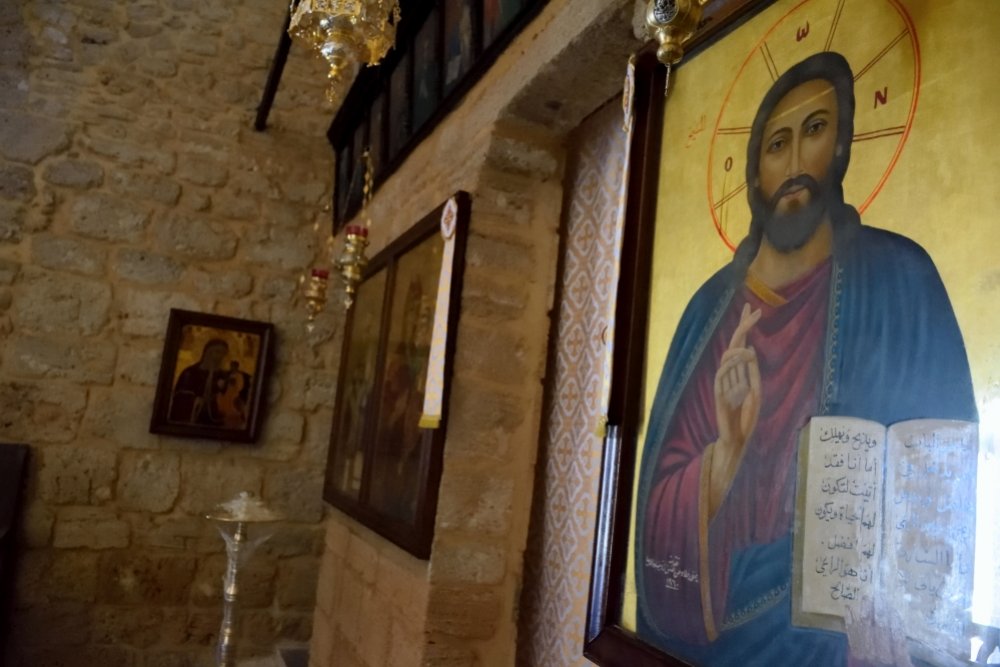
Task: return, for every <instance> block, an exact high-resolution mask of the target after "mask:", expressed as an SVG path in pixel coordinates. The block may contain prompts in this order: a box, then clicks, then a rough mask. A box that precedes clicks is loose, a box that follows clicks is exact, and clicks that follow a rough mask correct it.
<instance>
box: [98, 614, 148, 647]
mask: <svg viewBox="0 0 1000 667" xmlns="http://www.w3.org/2000/svg"><path fill="white" fill-rule="evenodd" d="M162 625H163V612H162V611H161V610H160V609H151V608H148V607H138V608H137V607H132V606H129V607H117V606H107V605H101V606H98V607H95V608H94V610H93V641H94V642H96V643H98V644H111V645H114V646H131V647H135V648H145V647H147V646H152V645H153V644H155V643H157V642H158V641H159V639H160V629H161V627H162Z"/></svg>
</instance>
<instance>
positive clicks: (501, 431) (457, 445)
mask: <svg viewBox="0 0 1000 667" xmlns="http://www.w3.org/2000/svg"><path fill="white" fill-rule="evenodd" d="M525 417H526V415H525V408H524V404H523V401H522V399H520V398H516V397H515V396H513V395H510V394H508V393H506V392H500V391H495V390H491V389H486V388H483V387H482V386H477V385H476V384H475V382H474V381H473V380H470V379H467V378H465V377H462V376H456V377H455V379H454V383H453V385H452V391H451V403H450V405H449V406H448V446H449V448H450V451H451V454H452V455H454V456H457V457H463V458H464V457H475V458H482V459H486V460H493V461H499V460H504V459H506V457H507V455H508V453H509V452H510V442H511V438H512V436H513V435H514V434H515V433H516V432H517V431H518V429H519V428H521V426H522V424H523V423H524V421H525Z"/></svg>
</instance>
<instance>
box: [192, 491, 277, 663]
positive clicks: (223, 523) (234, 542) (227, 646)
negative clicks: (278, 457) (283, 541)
mask: <svg viewBox="0 0 1000 667" xmlns="http://www.w3.org/2000/svg"><path fill="white" fill-rule="evenodd" d="M207 518H208V519H211V520H212V521H217V522H219V524H220V525H219V526H217V527H218V529H219V534H220V535H222V539H223V540H225V542H226V575H225V577H224V578H223V587H222V627H221V628H220V629H219V643H218V646H217V647H216V651H215V664H216V665H217V666H218V667H235V665H236V628H237V623H236V621H237V617H236V612H237V599H238V596H239V587H238V586H237V578H238V574H239V569H240V565H241V564H242V563H244V562H245V561H246V560H248V559H249V558H250V556H251V554H253V552H254V550H255V549H256V548H257V547H258V546H260V545H261V544H263V543H264V542H266V541H267V540H268V539H269V538H270V537H271V535H270V534H266V535H262V536H260V537H258V538H257V539H255V540H252V541H251V540H248V539H247V524H248V523H271V522H274V521H281V520H282V519H283V518H284V517H283V516H282V515H281V514H279V513H277V512H275V511H273V510H271V509H270V508H268V507H266V506H265V505H264V503H263V502H262V501H261V500H260V499H259V498H255V497H254V496H253V495H251V494H250V493H247V492H246V491H244V492H242V493H240V494H239V495H237V496H236V497H235V498H233V499H232V500H229V501H227V502H224V503H222V504H221V505H219V506H217V507H216V508H215V510H214V511H213V512H212V513H211V514H208V515H207ZM230 526H232V527H233V528H232V532H231V534H230V528H229V527H230Z"/></svg>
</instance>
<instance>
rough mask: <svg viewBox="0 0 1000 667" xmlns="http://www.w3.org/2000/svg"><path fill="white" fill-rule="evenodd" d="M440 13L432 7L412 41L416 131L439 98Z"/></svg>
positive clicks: (432, 112)
mask: <svg viewBox="0 0 1000 667" xmlns="http://www.w3.org/2000/svg"><path fill="white" fill-rule="evenodd" d="M440 42H441V13H440V11H439V10H438V8H437V7H435V8H434V9H433V10H431V13H430V15H429V16H428V17H427V19H426V20H425V21H424V25H423V26H421V28H420V30H419V31H418V32H417V36H416V38H415V40H414V44H413V128H414V129H415V130H419V129H420V127H421V126H422V125H423V124H424V123H425V122H427V120H428V119H430V117H431V116H432V115H433V114H434V112H435V111H436V110H437V108H438V103H439V102H440V100H441V56H440Z"/></svg>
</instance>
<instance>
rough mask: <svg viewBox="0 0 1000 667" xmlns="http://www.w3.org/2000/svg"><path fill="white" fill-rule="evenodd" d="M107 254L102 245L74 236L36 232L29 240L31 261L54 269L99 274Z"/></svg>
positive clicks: (101, 271) (105, 261) (102, 269)
mask: <svg viewBox="0 0 1000 667" xmlns="http://www.w3.org/2000/svg"><path fill="white" fill-rule="evenodd" d="M107 255H108V253H107V251H106V250H105V249H104V248H103V247H101V246H99V245H97V244H95V243H92V242H88V241H82V240H79V239H74V238H67V237H60V236H55V235H52V234H36V235H35V236H34V237H32V240H31V259H32V261H33V262H34V263H35V264H37V265H38V266H42V267H45V268H46V269H53V270H56V271H69V272H72V273H82V274H85V275H88V276H99V275H101V274H103V273H104V267H105V264H106V263H107Z"/></svg>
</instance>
